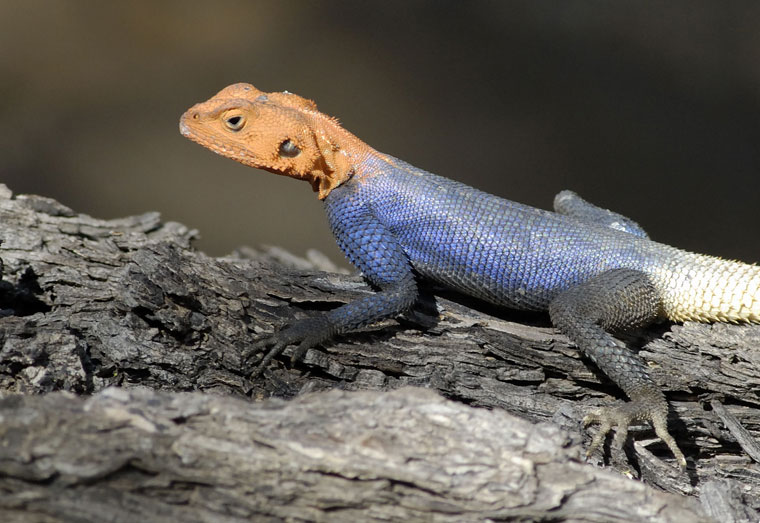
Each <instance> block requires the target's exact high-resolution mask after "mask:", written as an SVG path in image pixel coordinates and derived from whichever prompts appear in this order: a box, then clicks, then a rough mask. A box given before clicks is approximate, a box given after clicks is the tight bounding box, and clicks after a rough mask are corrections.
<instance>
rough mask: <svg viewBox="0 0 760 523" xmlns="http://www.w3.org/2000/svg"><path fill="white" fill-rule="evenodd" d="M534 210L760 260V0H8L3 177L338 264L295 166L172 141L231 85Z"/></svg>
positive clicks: (119, 212) (1, 10)
mask: <svg viewBox="0 0 760 523" xmlns="http://www.w3.org/2000/svg"><path fill="white" fill-rule="evenodd" d="M241 81H245V82H250V83H252V84H254V85H255V86H256V87H258V88H260V89H262V90H265V91H281V90H288V91H291V92H294V93H298V94H300V95H302V96H305V97H307V98H311V99H313V100H315V101H316V102H317V104H318V105H319V108H320V110H322V111H323V112H326V113H328V114H330V115H333V116H337V117H338V118H339V119H340V120H341V122H342V123H343V124H344V126H345V127H346V128H347V129H349V130H350V131H352V132H353V133H354V134H356V135H358V136H359V137H360V138H362V139H363V140H364V141H366V142H367V143H369V144H370V145H372V146H373V147H375V148H376V149H378V150H380V151H383V152H385V153H388V154H391V155H394V156H397V157H399V158H402V159H404V160H406V161H408V162H410V163H412V164H413V165H416V166H418V167H421V168H424V169H427V170H429V171H432V172H435V173H437V174H441V175H444V176H447V177H450V178H455V179H457V180H460V181H463V182H465V183H468V184H470V185H474V186H476V187H478V188H480V189H483V190H486V191H488V192H491V193H494V194H498V195H500V196H503V197H506V198H510V199H513V200H517V201H521V202H524V203H528V204H531V205H534V206H538V207H543V208H550V207H551V202H552V199H553V197H554V194H555V193H557V192H558V191H560V190H562V189H565V188H570V189H573V190H575V191H577V192H579V193H580V194H581V195H582V196H584V197H585V198H586V199H588V200H590V201H592V202H594V203H596V204H598V205H601V206H603V207H607V208H610V209H613V210H616V211H619V212H621V213H623V214H625V215H627V216H630V217H631V218H633V219H634V220H636V221H638V222H639V223H640V224H641V225H642V226H644V228H645V229H647V230H648V232H649V233H650V235H651V236H652V237H653V238H654V239H656V240H659V241H664V242H666V243H671V244H674V245H676V246H679V247H683V248H687V249H690V250H697V251H701V252H706V253H710V254H716V255H721V256H724V257H728V258H740V259H743V260H746V261H750V262H758V261H760V242H759V241H758V238H760V232H759V231H758V227H757V225H758V224H759V223H760V208H758V205H757V202H758V194H759V193H760V191H759V189H760V180H758V173H759V172H760V171H759V167H760V154H759V153H758V145H759V144H760V3H758V2H753V1H746V2H741V1H726V2H714V1H703V0H671V1H669V2H661V1H655V0H644V1H636V2H607V1H573V2H556V1H537V0H524V1H509V2H506V1H477V2H463V1H444V0H435V1H405V2H402V1H398V2H388V1H378V2H368V1H358V0H353V1H330V2H312V1H293V0H278V1H251V0H215V1H214V2H187V1H180V0H164V1H159V2H156V1H132V2H101V1H95V0H90V1H87V0H82V1H70V0H0V183H5V184H7V185H8V186H9V187H10V188H11V189H12V190H13V191H14V192H16V193H24V192H26V193H36V194H40V195H44V196H49V197H52V198H55V199H57V200H60V201H61V202H63V203H64V204H66V205H68V206H70V207H72V208H73V209H74V210H75V211H78V212H84V213H87V214H91V215H93V216H96V217H100V218H113V217H119V216H125V215H132V214H137V213H142V212H145V211H151V210H157V211H160V212H161V213H162V215H163V217H164V219H165V220H175V221H180V222H183V223H185V224H186V225H188V226H190V227H194V228H197V229H199V231H200V233H201V236H202V239H201V240H200V242H199V244H198V246H199V248H201V249H203V250H205V251H206V252H208V253H209V254H212V255H222V254H226V253H228V252H230V251H231V250H232V249H233V248H234V247H236V246H240V245H251V246H257V245H260V244H274V245H280V246H283V247H285V248H287V249H289V250H291V251H292V252H294V253H296V254H300V255H302V254H303V253H304V252H305V251H306V249H309V248H317V249H319V250H322V251H323V252H325V253H327V254H328V256H330V257H331V258H332V259H334V260H335V261H337V262H339V263H340V264H341V265H347V262H345V260H344V259H343V257H342V255H341V254H340V253H339V251H338V250H337V248H336V247H335V246H334V242H333V239H332V236H331V234H330V232H329V230H328V227H327V222H326V219H325V217H324V215H323V211H322V207H321V204H320V202H319V201H318V200H317V198H316V196H315V195H314V194H313V193H312V192H311V189H310V187H309V186H308V184H306V183H303V182H298V181H295V180H291V179H288V178H284V177H279V176H274V175H272V174H269V173H266V172H264V171H255V170H253V169H250V168H248V167H245V166H242V165H239V164H237V163H235V162H233V161H231V160H227V159H224V158H221V157H219V156H216V155H214V154H212V153H211V152H209V151H207V150H205V149H203V148H201V147H200V146H198V145H196V144H193V143H191V142H190V141H188V140H186V139H184V138H182V137H181V136H180V134H179V132H178V130H177V121H178V118H179V116H180V114H181V113H182V112H183V111H184V110H185V109H187V108H188V107H189V106H190V105H192V104H194V103H196V102H199V101H202V100H205V99H207V98H208V97H210V96H211V95H212V94H214V93H215V92H217V91H218V90H220V89H221V88H222V87H224V86H226V85H227V84H230V83H233V82H241Z"/></svg>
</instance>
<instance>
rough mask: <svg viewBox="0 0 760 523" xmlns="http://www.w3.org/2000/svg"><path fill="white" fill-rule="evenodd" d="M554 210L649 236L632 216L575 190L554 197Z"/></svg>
mask: <svg viewBox="0 0 760 523" xmlns="http://www.w3.org/2000/svg"><path fill="white" fill-rule="evenodd" d="M554 210H555V211H556V212H558V213H559V214H564V215H566V216H573V217H574V218H578V219H579V220H584V221H587V222H590V223H595V224H597V225H603V226H605V227H610V228H612V229H617V230H619V231H623V232H627V233H630V234H634V235H636V236H641V237H642V238H648V237H649V236H648V235H647V233H646V231H644V229H642V228H641V226H640V225H639V224H638V223H636V222H635V221H633V220H631V219H630V218H626V217H625V216H623V215H622V214H618V213H616V212H613V211H610V210H608V209H603V208H601V207H597V206H596V205H594V204H592V203H589V202H587V201H586V200H584V199H583V198H581V197H580V196H578V195H577V194H576V193H574V192H573V191H562V192H560V193H558V194H557V196H555V197H554Z"/></svg>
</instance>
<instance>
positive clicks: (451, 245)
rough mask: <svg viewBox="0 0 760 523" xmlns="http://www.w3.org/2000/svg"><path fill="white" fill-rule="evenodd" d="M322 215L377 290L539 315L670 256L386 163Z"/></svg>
mask: <svg viewBox="0 0 760 523" xmlns="http://www.w3.org/2000/svg"><path fill="white" fill-rule="evenodd" d="M362 172H366V173H373V174H370V175H363V174H362ZM325 205H326V210H327V214H328V217H329V220H330V224H331V227H332V230H333V233H334V235H335V237H336V239H337V241H338V244H339V245H340V247H341V248H342V250H343V251H344V252H345V253H346V255H347V256H348V258H349V259H350V261H351V262H352V263H353V264H354V265H355V266H356V267H358V268H359V269H360V270H361V271H362V272H363V273H364V275H365V276H366V277H367V278H368V279H369V280H370V281H371V282H372V283H374V284H376V285H377V286H378V287H380V288H381V289H382V288H389V287H393V286H394V285H396V284H397V283H398V282H401V281H404V279H405V278H408V274H409V273H411V272H412V271H413V272H414V273H416V274H417V275H419V276H421V277H423V278H426V279H429V280H433V281H436V282H438V283H441V284H443V285H445V286H446V287H449V288H453V289H456V290H458V291H460V292H463V293H465V294H468V295H471V296H475V297H478V298H481V299H484V300H487V301H489V302H492V303H495V304H498V305H504V306H508V307H511V308H518V309H529V310H546V309H547V307H548V305H549V303H550V302H551V300H552V299H553V298H554V297H555V296H556V295H557V294H558V293H559V292H561V291H563V290H565V289H567V288H569V287H572V286H575V285H577V284H579V283H581V282H584V281H587V280H588V279H589V278H591V277H593V276H595V275H598V274H600V273H602V272H604V271H607V270H610V269H614V268H622V267H625V268H631V269H636V270H640V271H643V272H645V273H646V272H649V270H651V269H652V268H654V267H659V266H662V264H664V263H667V261H666V260H667V257H666V256H664V255H665V252H664V250H667V249H671V248H669V247H666V246H664V245H660V244H657V243H654V242H651V241H649V240H648V239H646V238H643V237H641V236H640V235H637V234H636V231H633V232H623V231H619V230H615V229H613V228H611V227H609V226H605V225H604V224H600V223H598V222H596V221H590V220H584V219H579V218H576V217H571V216H566V215H562V214H558V213H555V212H550V211H544V210H540V209H535V208H533V207H529V206H526V205H522V204H519V203H516V202H512V201H509V200H505V199H503V198H498V197H496V196H493V195H490V194H487V193H484V192H482V191H479V190H477V189H474V188H472V187H469V186H467V185H464V184H462V183H459V182H455V181H453V180H449V179H447V178H443V177H440V176H436V175H434V174H431V173H429V172H426V171H423V170H422V169H418V168H416V167H413V166H411V165H409V164H407V163H405V162H403V161H401V160H397V159H394V158H389V157H388V158H387V159H384V158H382V157H377V156H373V157H370V158H369V159H367V160H365V163H364V164H362V165H361V166H360V168H359V169H357V174H356V175H355V176H354V177H353V178H352V179H351V180H349V181H348V182H346V183H345V184H343V185H342V186H340V187H338V188H336V189H334V190H333V191H332V192H331V193H330V195H329V196H328V197H327V198H326V199H325ZM641 234H643V233H641ZM385 316H387V314H385ZM335 319H336V320H337V319H338V318H335ZM362 323H366V322H362Z"/></svg>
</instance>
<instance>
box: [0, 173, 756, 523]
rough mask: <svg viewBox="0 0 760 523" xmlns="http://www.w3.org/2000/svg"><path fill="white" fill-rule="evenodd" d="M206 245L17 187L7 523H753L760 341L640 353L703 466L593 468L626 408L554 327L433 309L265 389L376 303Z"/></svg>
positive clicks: (7, 224) (258, 258)
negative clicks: (281, 330) (304, 329)
mask: <svg viewBox="0 0 760 523" xmlns="http://www.w3.org/2000/svg"><path fill="white" fill-rule="evenodd" d="M196 234H197V233H196V231H193V230H191V229H188V228H187V227H185V226H183V225H181V224H177V223H172V222H168V223H165V222H162V221H161V219H160V217H159V215H158V214H157V213H147V214H144V215H141V216H135V217H129V218H123V219H119V220H98V219H95V218H91V217H89V216H86V215H82V214H77V213H75V212H74V211H72V210H71V209H69V208H67V207H65V206H63V205H61V204H60V203H58V202H55V201H54V200H51V199H48V198H44V197H41V196H32V195H18V196H15V197H14V196H13V195H12V193H11V191H10V190H9V189H7V188H6V187H4V186H0V240H1V241H2V244H0V259H1V260H2V262H3V281H2V282H0V339H1V340H2V349H1V350H0V396H2V397H3V398H4V399H3V401H2V404H1V405H0V420H2V421H0V441H2V445H1V446H0V455H2V458H1V459H0V488H1V489H2V492H4V494H5V496H4V498H5V500H3V501H0V509H2V510H4V511H6V513H7V514H8V518H6V520H9V521H10V520H18V521H40V520H42V521H48V520H49V521H59V520H62V521H68V520H73V519H77V516H76V513H77V512H76V511H79V513H80V514H82V516H81V517H80V518H79V520H93V521H95V520H104V519H108V520H113V521H122V520H123V521H127V520H129V521H134V520H136V519H140V520H146V521H151V520H156V521H158V520H166V519H170V520H171V519H179V518H180V517H181V518H182V519H183V520H188V521H195V520H198V521H209V520H214V521H218V520H227V519H229V520H231V521H236V520H238V519H241V520H248V519H250V518H265V519H272V520H279V519H304V520H331V521H332V520H337V521H341V520H343V519H345V520H349V519H351V520H352V521H355V520H357V519H367V520H372V519H392V520H394V519H410V520H431V519H433V520H436V519H441V520H448V519H451V520H456V521H463V520H485V519H489V518H491V519H523V520H531V519H550V518H551V519H560V520H564V519H571V520H588V521H603V520H604V521H606V520H610V519H625V520H634V521H655V520H663V521H665V520H668V521H680V520H683V521H695V520H699V519H700V518H702V519H705V520H708V519H710V518H713V519H715V520H717V521H732V520H734V521H742V520H757V518H758V509H759V508H760V474H758V471H759V469H758V464H757V462H756V460H757V459H758V457H760V451H758V444H757V436H758V433H760V426H758V425H759V424H760V416H758V414H760V396H759V395H758V390H760V388H759V387H758V384H759V383H760V351H759V350H758V348H757V347H758V345H759V344H760V326H753V325H724V324H715V325H701V324H694V323H687V324H684V325H673V324H662V325H657V326H654V327H653V328H649V329H646V330H644V331H642V332H640V333H637V334H636V335H635V336H631V337H629V338H627V339H626V341H627V342H628V343H629V345H630V346H632V347H634V348H637V349H638V350H639V353H640V355H641V356H642V357H643V358H644V359H645V360H646V361H647V363H648V364H649V366H650V368H651V372H652V374H653V377H654V379H655V380H656V381H657V382H658V383H660V384H662V386H663V389H664V390H665V391H666V393H667V395H668V399H669V401H670V403H671V407H672V409H671V410H672V419H671V423H670V425H671V428H672V430H673V433H674V436H675V437H676V439H677V440H678V441H679V444H680V445H681V447H682V449H683V450H684V452H685V454H686V455H687V459H688V460H689V467H688V469H687V471H686V472H681V471H680V470H679V469H678V468H677V467H676V466H675V465H674V460H673V458H672V456H671V455H670V454H669V452H668V450H667V448H666V447H665V446H664V445H663V444H662V443H661V442H660V441H659V440H657V439H656V438H655V437H654V436H653V432H652V430H651V428H650V427H648V426H643V425H642V426H641V427H640V428H639V429H637V430H632V431H631V435H632V437H631V438H630V439H631V440H632V441H633V443H631V444H629V445H627V446H626V447H625V449H624V450H625V453H624V454H622V455H621V456H619V454H620V453H618V452H615V450H613V451H612V452H610V451H609V449H608V451H607V452H605V453H604V454H602V453H600V454H599V455H596V456H593V457H592V458H593V459H591V460H590V461H591V462H590V463H584V462H583V459H581V456H582V455H583V448H585V446H586V445H588V442H589V441H590V437H591V434H592V433H593V430H594V428H593V427H591V428H589V429H584V428H583V427H581V425H580V420H581V419H582V418H583V416H584V414H585V413H587V412H588V411H590V410H592V409H593V408H595V407H598V406H600V405H605V404H608V403H610V402H612V401H620V399H621V398H622V397H623V396H622V394H621V392H620V391H619V390H618V389H617V388H616V387H615V386H614V384H612V383H611V382H609V381H608V380H607V379H606V378H605V377H604V376H603V375H602V374H600V373H599V371H598V370H596V369H595V368H594V366H593V364H591V363H590V362H589V361H588V360H586V359H585V358H583V357H581V355H580V354H579V353H578V351H577V349H576V348H575V347H574V346H572V345H570V344H569V342H568V340H567V339H566V338H565V337H564V336H562V335H561V334H559V333H558V332H557V331H556V330H554V329H553V328H552V327H551V325H550V323H549V322H548V318H547V317H546V316H545V315H542V314H526V313H519V312H515V311H509V310H503V309H499V308H495V307H492V306H489V305H486V304H483V303H481V302H477V301H475V300H471V299H468V298H465V297H462V296H458V295H455V294H452V293H447V292H445V291H443V290H442V289H435V288H431V289H427V290H426V293H425V295H424V297H423V299H422V300H421V301H420V303H419V304H418V306H417V307H416V308H415V310H414V311H413V312H411V313H409V314H406V315H404V316H403V317H401V318H398V319H396V320H389V321H386V322H383V323H381V324H378V325H374V326H372V327H370V328H367V329H364V330H363V331H361V332H356V333H351V334H347V335H344V336H341V337H339V338H337V339H336V340H335V342H334V343H330V344H326V345H325V346H324V347H318V348H316V349H312V350H309V351H308V352H307V354H306V356H305V358H304V360H303V361H302V362H297V363H293V364H291V363H290V361H289V355H290V350H288V351H286V352H285V354H284V355H283V357H281V358H279V359H277V360H276V361H274V362H273V363H272V365H271V366H270V367H269V368H268V369H267V370H266V372H265V373H264V375H263V376H262V377H261V378H259V379H257V380H254V381H251V380H249V379H248V378H247V372H246V370H247V369H249V368H250V367H249V365H248V364H247V362H245V361H243V360H242V358H241V354H242V353H243V352H244V351H245V349H246V347H248V346H250V344H251V343H253V342H254V341H255V340H256V339H257V338H258V337H260V336H261V335H262V334H264V333H268V332H272V331H273V330H274V329H276V328H278V327H280V326H281V325H282V324H284V323H287V322H290V321H293V320H296V319H298V318H303V317H306V316H308V315H310V314H314V313H317V312H319V311H324V310H329V309H331V308H333V307H337V306H340V305H341V304H343V303H346V302H348V301H350V300H352V299H355V298H356V297H358V296H362V295H364V294H366V293H368V292H372V291H371V289H370V288H369V287H368V286H367V285H366V284H365V283H364V281H363V280H362V279H361V278H360V277H359V276H357V275H348V274H341V273H339V272H325V271H324V270H320V269H331V268H332V267H333V266H332V265H331V264H329V263H328V262H326V261H325V260H324V259H322V258H320V257H319V256H318V255H314V254H313V255H311V256H310V259H301V258H298V257H295V256H293V255H290V254H287V253H284V252H283V251H281V250H279V249H274V248H271V249H264V250H254V249H250V248H244V249H239V250H238V251H236V252H235V253H233V254H231V255H229V256H226V257H222V258H212V257H209V256H207V255H205V254H203V253H201V252H198V251H196V250H194V249H193V248H192V240H193V238H194V237H195V236H196ZM410 387H416V388H410ZM419 387H423V388H425V389H428V390H429V391H422V390H420V389H419ZM431 391H435V393H437V394H440V395H441V396H443V398H445V399H442V398H441V397H438V396H437V395H434V394H433V393H432V392H431ZM283 400H288V401H283ZM434 413H439V417H436V415H435V414H434ZM405 420H407V421H405ZM375 438H377V439H375ZM190 440H191V441H192V444H190V443H189V442H188V441H190ZM363 445H364V446H363ZM180 449H181V450H180ZM536 449H540V450H536ZM539 454H540V457H537V455H539ZM475 458H477V459H475ZM602 461H607V462H609V463H610V465H609V466H608V468H609V469H611V470H602V469H600V468H598V467H597V466H595V465H596V464H597V463H600V462H602ZM547 471H550V472H547ZM627 476H628V477H627ZM629 477H633V478H637V479H638V480H640V481H634V480H633V479H630V478H629ZM638 489H643V490H638ZM613 492H614V493H615V494H613ZM621 494H622V495H621ZM0 498H2V497H0ZM10 518H14V519H10ZM161 518H164V519H161ZM352 518H353V519H352Z"/></svg>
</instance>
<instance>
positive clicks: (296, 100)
mask: <svg viewBox="0 0 760 523" xmlns="http://www.w3.org/2000/svg"><path fill="white" fill-rule="evenodd" d="M179 129H180V132H181V133H182V135H183V136H185V137H186V138H189V139H190V140H193V141H194V142H197V143H199V144H201V145H203V146H204V147H207V148H208V149H211V150H212V151H214V152H215V153H217V154H220V155H222V156H226V157H227V158H231V159H233V160H237V161H238V162H240V163H243V164H245V165H249V166H251V167H256V168H258V169H265V170H267V171H270V172H273V173H275V174H281V175H284V176H290V177H293V178H297V179H301V180H307V181H308V182H309V183H311V186H312V188H313V189H314V191H315V192H317V193H319V198H320V199H324V198H325V197H326V196H327V195H328V194H329V193H330V191H331V190H332V189H334V188H335V187H337V186H338V185H340V184H341V183H343V182H345V181H346V180H348V179H349V178H350V177H351V175H352V168H351V162H350V159H349V156H350V151H349V150H348V147H347V145H348V144H350V143H353V142H354V141H358V139H356V138H355V137H353V135H351V134H350V133H348V131H345V130H344V129H343V128H342V127H341V126H340V125H339V124H338V122H337V120H335V119H333V118H330V117H328V116H326V115H324V114H322V113H320V112H319V111H317V106H316V104H315V103H314V102H312V101H311V100H307V99H305V98H302V97H300V96H298V95H295V94H292V93H288V92H282V93H265V92H263V91H259V90H258V89H256V88H255V87H254V86H252V85H250V84H243V83H240V84H234V85H230V86H228V87H225V88H224V89H222V90H221V91H219V92H218V93H217V94H216V95H214V96H213V97H211V98H210V99H209V100H207V101H205V102H202V103H199V104H196V105H194V106H193V107H191V108H190V109H188V110H187V111H186V112H185V114H183V115H182V118H180V122H179ZM342 145H344V146H343V147H342Z"/></svg>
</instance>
